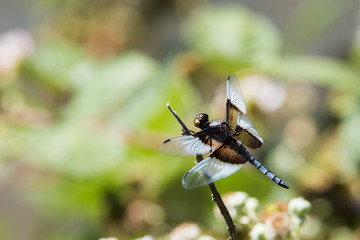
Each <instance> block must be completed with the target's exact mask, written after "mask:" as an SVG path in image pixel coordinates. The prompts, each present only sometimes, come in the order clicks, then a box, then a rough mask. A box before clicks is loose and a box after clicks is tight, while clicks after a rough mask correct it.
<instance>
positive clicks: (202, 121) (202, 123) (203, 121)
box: [194, 113, 209, 129]
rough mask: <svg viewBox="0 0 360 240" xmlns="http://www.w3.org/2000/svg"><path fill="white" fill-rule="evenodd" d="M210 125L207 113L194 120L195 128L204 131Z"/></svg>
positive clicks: (197, 116)
mask: <svg viewBox="0 0 360 240" xmlns="http://www.w3.org/2000/svg"><path fill="white" fill-rule="evenodd" d="M208 124H209V115H207V114H206V113H200V114H198V115H196V118H195V120H194V125H195V127H198V128H200V129H203V128H204V127H206V125H208Z"/></svg>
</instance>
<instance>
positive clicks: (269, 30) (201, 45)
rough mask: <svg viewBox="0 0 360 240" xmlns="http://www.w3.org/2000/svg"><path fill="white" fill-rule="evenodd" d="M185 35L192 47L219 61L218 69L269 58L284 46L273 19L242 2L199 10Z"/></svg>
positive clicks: (244, 64)
mask: <svg viewBox="0 0 360 240" xmlns="http://www.w3.org/2000/svg"><path fill="white" fill-rule="evenodd" d="M184 36H185V40H186V42H188V44H189V45H190V47H192V48H194V49H195V50H196V51H198V52H199V53H200V54H201V55H202V56H203V57H204V58H205V59H206V60H207V61H210V62H213V63H214V67H216V66H219V65H220V66H219V67H218V68H219V69H221V68H223V67H226V66H227V68H229V66H231V68H236V67H239V66H249V65H253V64H257V63H259V62H263V61H269V58H270V59H271V58H272V57H274V56H276V55H277V54H278V53H279V51H280V48H281V41H280V37H279V33H278V31H277V29H276V28H275V27H274V26H273V25H272V24H271V23H270V21H269V20H267V19H265V18H264V17H261V16H258V15H255V14H254V13H252V12H250V11H249V10H247V9H245V8H242V7H241V6H240V5H225V6H224V5H214V6H211V7H205V8H202V9H198V10H196V11H195V12H194V13H193V14H192V15H191V16H190V17H189V19H187V21H186V23H185V26H184ZM216 64H218V65H216ZM222 71H226V69H225V70H222Z"/></svg>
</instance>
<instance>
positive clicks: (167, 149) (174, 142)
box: [161, 135, 213, 156]
mask: <svg viewBox="0 0 360 240" xmlns="http://www.w3.org/2000/svg"><path fill="white" fill-rule="evenodd" d="M211 143H212V141H211V139H210V138H209V137H207V138H198V137H195V136H193V135H187V136H180V137H175V138H171V139H168V140H166V141H164V142H163V144H162V145H161V151H162V152H163V153H164V154H166V155H174V156H194V155H206V154H209V153H210V152H212V150H213V146H212V144H211Z"/></svg>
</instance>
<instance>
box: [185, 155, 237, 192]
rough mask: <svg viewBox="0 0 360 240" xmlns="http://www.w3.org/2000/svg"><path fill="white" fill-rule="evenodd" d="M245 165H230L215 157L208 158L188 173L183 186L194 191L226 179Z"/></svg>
mask: <svg viewBox="0 0 360 240" xmlns="http://www.w3.org/2000/svg"><path fill="white" fill-rule="evenodd" d="M242 165H243V164H230V163H225V162H222V161H220V160H218V159H216V158H213V157H207V158H206V159H204V160H202V161H201V162H199V163H197V164H196V165H195V166H194V167H193V168H192V169H190V171H188V172H187V173H186V174H185V175H184V177H183V179H182V184H183V186H184V188H185V189H194V188H197V187H201V186H204V185H207V184H209V183H212V182H215V181H217V180H220V179H223V178H226V177H228V176H230V175H231V174H233V173H235V172H236V171H238V170H239V169H240V168H241V167H242Z"/></svg>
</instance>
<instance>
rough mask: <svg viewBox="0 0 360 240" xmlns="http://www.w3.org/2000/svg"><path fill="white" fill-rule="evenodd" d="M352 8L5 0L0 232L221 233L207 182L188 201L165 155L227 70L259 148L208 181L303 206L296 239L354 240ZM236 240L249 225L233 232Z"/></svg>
mask: <svg viewBox="0 0 360 240" xmlns="http://www.w3.org/2000/svg"><path fill="white" fill-rule="evenodd" d="M358 14H359V2H358V1H356V0H344V1H336V0H318V1H311V0H293V1H286V0H271V1H269V0H268V1H251V0H244V1H210V0H201V1H188V0H185V1H184V0H170V1H164V0H122V1H116V0H101V1H85V0H78V1H70V0H65V1H64V0H63V1H59V0H43V1H22V0H14V1H12V0H2V1H1V3H0V179H1V181H0V238H1V239H11V240H18V239H19V240H20V239H29V240H32V239H68V240H80V239H99V238H101V237H108V236H114V237H117V238H118V239H135V238H139V237H142V236H144V235H151V236H153V237H154V238H155V239H167V238H168V237H169V233H170V232H172V231H173V229H174V228H175V227H176V226H178V225H179V224H182V223H184V222H193V223H195V224H197V226H199V228H200V229H201V231H203V232H205V233H206V234H208V235H210V236H212V237H213V238H215V239H225V238H226V227H225V224H224V222H223V220H222V219H219V218H217V217H216V216H215V215H214V213H213V202H212V201H211V196H210V191H209V189H208V188H207V187H203V188H199V189H196V190H191V191H187V190H185V189H183V187H182V185H181V178H182V176H183V174H184V173H185V172H186V171H187V170H189V169H190V168H191V167H192V166H193V165H194V160H195V159H194V158H179V157H178V158H176V157H169V156H165V155H163V154H161V152H160V151H159V149H160V145H161V143H162V142H163V141H164V140H165V139H167V138H170V137H175V136H178V135H180V134H181V127H180V125H179V124H178V123H177V121H176V119H175V118H174V117H173V116H172V115H171V113H170V112H169V111H168V109H167V108H166V103H167V102H170V104H171V106H172V107H173V109H174V110H176V111H177V113H178V114H179V115H180V117H181V118H182V119H183V120H184V122H185V123H186V124H187V125H188V127H190V128H191V129H193V130H196V129H194V127H193V124H192V121H193V119H194V117H195V115H196V114H198V113H200V112H207V113H209V114H210V117H211V118H212V119H222V118H223V113H224V107H225V99H226V95H225V94H226V92H225V85H224V83H225V80H226V77H227V75H228V74H230V73H233V74H235V75H237V76H238V77H239V79H240V81H241V87H242V91H243V93H244V95H245V99H246V102H247V107H248V114H249V115H250V117H251V118H252V120H253V122H254V123H255V125H256V127H257V129H258V130H259V132H260V134H261V135H262V137H263V139H264V145H263V146H262V147H261V148H260V149H258V150H253V151H251V150H250V151H251V152H252V153H253V154H254V155H255V156H256V157H257V159H258V160H260V161H262V162H263V163H264V164H265V165H266V166H267V167H268V168H270V169H271V170H273V171H274V172H275V173H276V174H277V175H278V176H280V177H281V178H282V179H284V180H285V181H286V182H287V183H288V185H289V186H290V187H291V189H290V190H284V189H282V188H279V187H278V186H276V185H275V184H273V183H272V182H271V181H269V180H268V179H267V178H266V177H265V176H263V175H262V174H261V173H260V172H259V171H257V170H256V169H255V168H254V167H253V166H251V165H250V164H248V165H247V166H245V167H244V168H242V169H241V170H240V171H239V172H237V173H235V174H234V175H232V176H230V177H228V178H226V179H224V180H221V181H219V182H217V183H216V185H217V187H218V189H219V192H220V193H221V194H226V193H228V192H233V191H243V192H246V193H247V194H248V195H249V196H252V197H255V198H257V199H258V201H259V204H260V208H261V207H262V206H265V205H266V204H269V203H271V202H273V201H279V200H282V201H288V200H290V199H291V198H294V197H299V196H302V197H304V198H305V199H307V200H308V201H309V202H311V204H312V210H311V212H310V213H309V215H308V216H307V221H308V224H304V226H303V228H304V230H303V231H302V233H301V234H302V235H301V239H331V240H338V239H345V240H354V239H359V238H360V218H359V216H360V146H359V144H360V79H359V76H360V75H359V70H360V31H359V30H360V28H359V26H360V21H359V17H358ZM240 230H241V234H242V236H243V238H244V239H247V238H248V237H247V236H248V230H247V229H240Z"/></svg>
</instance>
